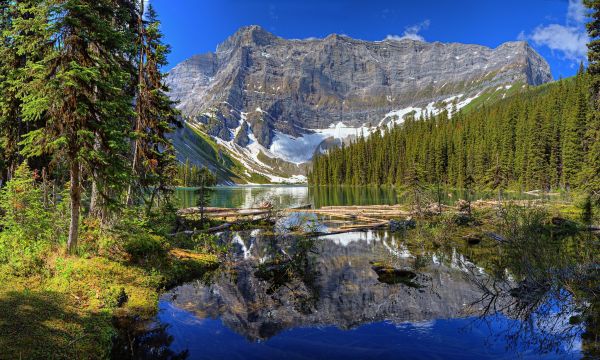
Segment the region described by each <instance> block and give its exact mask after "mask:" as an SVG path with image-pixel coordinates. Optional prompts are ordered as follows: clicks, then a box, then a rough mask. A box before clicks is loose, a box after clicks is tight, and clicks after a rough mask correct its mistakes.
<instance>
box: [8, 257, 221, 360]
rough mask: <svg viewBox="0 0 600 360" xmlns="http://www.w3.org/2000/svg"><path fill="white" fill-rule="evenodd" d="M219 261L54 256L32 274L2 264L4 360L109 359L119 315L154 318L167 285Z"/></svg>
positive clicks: (196, 274)
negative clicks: (144, 262) (16, 272)
mask: <svg viewBox="0 0 600 360" xmlns="http://www.w3.org/2000/svg"><path fill="white" fill-rule="evenodd" d="M182 254H183V255H185V256H183V255H182ZM216 266H218V262H217V257H216V256H214V255H208V254H199V253H195V252H191V251H184V250H172V251H171V252H169V253H167V255H166V256H165V257H164V258H162V259H157V260H156V261H154V262H153V264H152V266H149V265H148V266H141V265H139V264H134V263H129V262H119V261H114V260H111V259H107V258H104V257H90V258H82V257H67V256H57V257H55V258H53V259H49V260H48V261H47V265H46V268H45V269H44V272H43V274H42V275H38V276H35V277H29V278H25V277H17V276H13V275H10V271H8V270H7V269H4V268H2V267H0V282H1V283H2V287H1V288H0V349H2V350H0V358H1V359H5V358H6V359H103V358H108V357H109V354H110V351H111V347H112V342H113V339H114V337H115V336H116V333H117V332H116V329H115V328H114V325H113V324H114V321H113V320H114V319H115V318H141V319H147V318H151V317H152V316H154V315H155V314H156V311H157V305H158V297H159V294H160V292H161V291H162V290H163V289H166V288H168V287H171V286H174V285H176V284H178V283H180V282H182V281H186V280H189V279H191V278H194V277H198V276H201V275H202V274H203V273H204V272H205V271H206V270H207V269H211V268H215V267H216Z"/></svg>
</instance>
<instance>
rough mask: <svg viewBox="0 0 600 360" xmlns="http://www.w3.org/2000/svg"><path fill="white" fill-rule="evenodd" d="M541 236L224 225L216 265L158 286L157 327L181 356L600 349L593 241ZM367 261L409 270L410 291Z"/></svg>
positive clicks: (528, 353)
mask: <svg viewBox="0 0 600 360" xmlns="http://www.w3.org/2000/svg"><path fill="white" fill-rule="evenodd" d="M539 238H540V239H541V240H540V241H534V242H531V244H529V245H528V246H529V247H528V248H523V246H521V245H519V246H516V245H513V244H504V245H502V246H499V245H498V244H497V243H492V242H488V241H484V242H482V243H481V244H479V245H476V246H469V245H468V244H466V243H462V242H456V243H454V245H448V246H442V247H438V248H435V247H432V245H430V244H429V243H428V242H412V241H411V240H410V239H409V238H407V237H406V236H405V235H403V234H390V233H388V232H386V231H378V232H375V231H369V232H364V233H349V234H341V235H331V236H326V237H322V238H319V239H306V238H293V237H285V236H267V235H264V234H262V233H261V232H260V231H258V230H255V231H249V232H239V233H227V234H223V235H222V239H221V240H222V241H224V242H227V243H230V244H231V246H232V252H231V254H232V255H230V257H229V258H228V259H227V261H226V264H225V265H224V266H222V267H221V268H220V269H219V270H218V271H216V272H215V273H214V274H212V275H211V276H210V277H209V278H208V279H205V280H203V281H195V282H192V283H189V284H186V285H183V286H180V287H178V288H176V289H173V290H172V291H170V292H169V293H166V294H164V295H163V296H162V298H161V301H160V309H161V311H160V313H159V316H158V318H157V323H158V324H161V326H166V330H165V331H166V332H167V333H168V334H169V335H170V338H169V345H165V346H167V347H168V348H169V350H172V353H173V354H178V355H177V356H180V357H179V358H181V356H184V357H187V358H190V359H204V358H206V359H236V358H238V359H274V358H286V359H314V358H321V359H370V358H377V359H389V358H407V359H431V358H440V359H513V358H524V359H538V358H542V359H570V358H573V359H579V358H588V359H594V358H598V356H599V354H600V352H599V349H598V344H599V340H598V334H599V332H598V323H599V321H598V318H599V317H598V298H597V297H596V294H597V293H598V289H599V288H598V284H599V281H598V275H599V272H600V270H599V269H600V268H599V267H598V265H597V262H596V260H597V258H596V256H597V253H598V251H597V250H598V249H597V246H598V239H597V238H594V237H592V236H591V235H589V234H586V235H581V236H576V237H570V238H555V237H551V238H545V237H542V236H540V237H539ZM593 246H596V247H595V248H594V247H593ZM374 263H384V264H387V265H388V266H390V267H391V268H393V269H411V271H414V272H415V274H416V276H415V277H414V278H412V279H411V280H410V281H411V282H412V285H413V286H411V285H410V284H408V283H406V282H402V281H400V282H398V283H393V284H388V283H385V282H382V281H380V280H381V279H380V278H379V277H378V274H377V273H376V272H375V271H374V265H373V264H374ZM414 285H417V286H414ZM146 353H148V352H146ZM162 353H164V351H163V352H162ZM144 358H153V357H151V356H144ZM162 358H169V357H162Z"/></svg>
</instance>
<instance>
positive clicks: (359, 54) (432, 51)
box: [168, 26, 552, 172]
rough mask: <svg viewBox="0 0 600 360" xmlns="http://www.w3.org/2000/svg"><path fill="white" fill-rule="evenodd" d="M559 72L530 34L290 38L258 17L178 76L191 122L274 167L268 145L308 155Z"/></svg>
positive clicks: (286, 155) (289, 156) (276, 153)
mask: <svg viewBox="0 0 600 360" xmlns="http://www.w3.org/2000/svg"><path fill="white" fill-rule="evenodd" d="M551 80H552V76H551V73H550V69H549V66H548V64H547V63H546V61H545V60H544V59H543V58H542V57H541V56H540V55H539V54H537V53H536V52H535V51H534V50H533V49H532V48H531V47H530V46H529V45H528V44H527V43H525V42H508V43H505V44H503V45H501V46H499V47H497V48H495V49H491V48H488V47H484V46H479V45H465V44H457V43H450V44H443V43H439V42H435V43H425V42H420V41H414V40H408V39H407V40H401V41H396V40H385V41H378V42H368V41H362V40H356V39H352V38H349V37H347V36H342V35H330V36H328V37H326V38H325V39H307V40H286V39H282V38H280V37H277V36H275V35H273V34H271V33H269V32H267V31H265V30H264V29H262V28H260V27H258V26H249V27H244V28H241V29H240V30H239V31H237V32H236V33H235V34H234V35H232V36H231V37H229V38H228V39H227V40H225V41H224V42H223V43H222V44H221V45H219V46H218V48H217V50H216V52H215V53H208V54H202V55H196V56H193V57H192V58H190V59H188V60H186V61H184V62H182V63H180V64H179V65H177V66H176V67H175V68H174V69H173V70H172V71H171V72H170V74H169V78H168V85H169V86H170V88H171V97H172V98H173V99H174V100H177V101H179V108H180V109H181V110H182V112H183V114H184V115H185V116H186V118H188V119H189V120H190V123H191V124H193V125H194V126H197V127H198V128H199V129H201V130H202V131H204V132H206V133H207V134H209V135H211V136H212V137H214V138H215V139H217V141H218V142H219V143H222V145H223V146H226V147H227V148H228V149H229V150H230V151H233V152H234V153H237V154H238V156H239V157H240V159H243V160H245V162H250V163H253V164H255V165H256V164H258V165H259V167H260V168H261V170H260V171H259V172H261V171H263V172H265V171H266V172H268V168H269V166H270V165H269V164H268V163H267V162H265V161H260V159H257V158H258V157H259V153H262V155H263V158H264V156H266V157H268V158H280V159H283V160H286V161H289V162H293V163H303V162H306V161H307V160H309V159H310V157H311V156H312V155H313V153H314V151H315V150H317V149H318V147H319V145H321V143H322V142H323V141H325V140H327V139H329V140H331V138H338V139H342V138H345V137H347V136H351V135H356V134H357V133H358V132H359V131H362V132H363V133H365V132H366V133H368V132H370V131H373V129H374V128H375V127H376V126H380V125H383V124H384V123H389V122H391V121H396V122H399V121H401V120H402V119H401V117H402V116H404V115H406V114H408V113H413V114H414V113H415V112H416V114H417V115H419V114H421V113H423V112H425V111H429V112H430V113H435V112H439V111H441V109H443V108H446V109H448V110H450V109H458V108H460V107H462V106H465V105H467V104H468V103H469V102H470V101H472V100H473V99H474V98H476V97H477V96H480V95H481V94H483V93H486V92H490V91H507V90H508V89H509V86H511V85H515V84H518V85H519V86H522V85H526V84H528V85H540V84H543V83H545V82H548V81H551ZM444 102H445V103H444ZM403 110H406V111H403ZM390 115H396V117H393V116H390ZM330 142H331V141H330ZM252 144H255V146H254V147H252ZM244 149H246V150H248V151H243V150H244ZM296 152H298V153H302V154H303V156H294V155H293V154H294V153H296Z"/></svg>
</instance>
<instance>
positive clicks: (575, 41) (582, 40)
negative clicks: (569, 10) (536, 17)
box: [529, 24, 588, 60]
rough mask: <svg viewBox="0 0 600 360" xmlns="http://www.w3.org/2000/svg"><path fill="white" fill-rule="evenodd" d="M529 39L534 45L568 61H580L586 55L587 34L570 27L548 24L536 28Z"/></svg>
mask: <svg viewBox="0 0 600 360" xmlns="http://www.w3.org/2000/svg"><path fill="white" fill-rule="evenodd" d="M529 38H530V39H531V40H532V41H533V42H534V43H535V44H536V45H543V46H546V47H548V48H549V49H550V50H553V51H559V52H561V53H562V54H563V55H564V56H565V58H566V59H568V60H581V59H583V58H585V57H586V55H587V43H588V36H587V33H586V32H585V31H584V30H582V29H580V28H578V27H572V26H564V25H558V24H550V25H546V26H538V27H537V28H535V29H534V30H533V33H532V34H531V35H530V36H529Z"/></svg>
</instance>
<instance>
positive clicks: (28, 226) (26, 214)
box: [0, 163, 54, 275]
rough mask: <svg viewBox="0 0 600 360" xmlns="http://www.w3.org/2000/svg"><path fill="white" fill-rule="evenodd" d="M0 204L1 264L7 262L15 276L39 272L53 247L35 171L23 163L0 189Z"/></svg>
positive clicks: (50, 220)
mask: <svg viewBox="0 0 600 360" xmlns="http://www.w3.org/2000/svg"><path fill="white" fill-rule="evenodd" d="M0 207H1V208H2V210H3V215H2V217H1V218H0V224H1V226H2V232H0V263H5V264H8V265H9V268H10V269H12V271H13V272H14V273H15V274H16V275H29V274H32V273H35V272H38V271H40V270H41V269H42V267H43V264H44V257H45V255H46V254H47V253H48V252H49V250H50V248H51V247H52V239H53V238H54V234H53V232H54V228H53V221H52V215H51V212H49V211H48V209H46V208H45V207H44V203H43V194H42V192H41V190H40V188H39V186H38V185H37V184H36V174H35V173H34V172H32V171H31V170H30V169H29V167H28V166H27V164H26V163H23V164H22V165H21V166H19V167H18V168H17V170H16V172H15V176H14V177H13V179H12V180H10V181H9V182H8V183H7V184H6V187H4V189H2V191H0Z"/></svg>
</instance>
